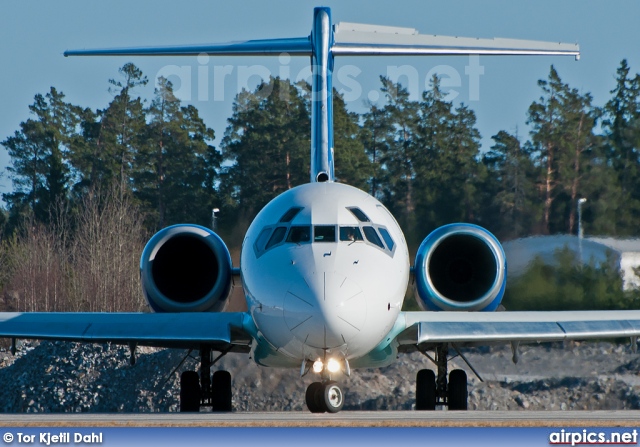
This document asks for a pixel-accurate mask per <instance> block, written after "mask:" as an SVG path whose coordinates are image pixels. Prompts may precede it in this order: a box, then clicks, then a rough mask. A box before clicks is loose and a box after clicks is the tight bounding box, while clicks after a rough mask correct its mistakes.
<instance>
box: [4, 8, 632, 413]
mask: <svg viewBox="0 0 640 447" xmlns="http://www.w3.org/2000/svg"><path fill="white" fill-rule="evenodd" d="M282 53H288V54H289V55H291V56H305V57H310V59H311V66H312V94H311V153H310V155H311V169H310V181H309V183H307V184H303V185H300V186H296V187H294V188H292V189H290V190H288V191H286V192H284V193H282V194H280V195H279V196H278V197H276V198H275V199H273V200H272V201H271V202H269V203H268V204H267V205H266V206H265V207H264V208H263V209H262V210H261V211H260V212H259V213H258V215H257V216H256V217H255V219H254V220H253V222H252V223H251V225H250V227H249V229H248V230H247V232H246V235H245V238H244V241H243V244H242V250H241V256H240V266H239V268H236V267H234V266H233V265H232V262H231V256H230V254H229V250H228V248H227V246H226V245H225V243H224V241H223V240H222V239H221V238H220V237H219V236H218V235H217V234H216V233H215V232H214V231H212V230H210V229H208V228H205V227H201V226H198V225H191V224H181V225H173V226H170V227H168V228H165V229H162V230H161V231H159V232H158V233H157V234H155V235H154V236H153V237H152V238H151V239H150V240H149V242H148V243H147V245H146V247H145V248H144V250H143V253H142V256H141V260H140V274H141V280H142V287H143V292H144V295H145V296H146V299H147V301H148V303H149V306H150V308H151V310H152V311H153V312H152V313H19V312H16V313H2V314H0V337H6V338H11V339H12V349H15V340H16V339H49V340H67V341H77V342H87V343H103V342H113V343H119V344H125V345H129V347H130V349H131V361H132V363H133V362H135V350H136V347H137V346H139V345H146V346H157V347H168V348H184V349H189V350H196V351H199V354H200V359H199V371H185V372H183V373H182V375H181V378H180V411H183V412H194V411H199V410H200V408H201V407H211V409H212V410H213V411H232V380H231V375H230V374H229V373H228V372H227V371H222V370H219V371H215V372H214V373H213V374H212V368H214V366H215V364H216V363H217V361H218V360H219V359H220V358H222V357H223V356H225V355H226V354H228V353H244V354H248V355H249V356H250V358H251V359H252V360H253V361H254V362H256V363H257V364H259V365H263V366H267V367H287V368H299V369H300V376H301V377H304V376H306V375H308V374H313V375H314V376H313V377H314V378H315V379H314V381H313V382H312V383H311V384H310V385H309V386H308V388H307V390H306V395H305V403H306V405H307V407H308V409H309V410H310V411H311V412H313V413H322V412H329V413H336V412H339V411H340V410H341V409H342V407H343V405H344V402H345V395H344V392H343V389H342V387H341V386H340V383H339V382H338V381H337V380H336V379H338V378H339V377H344V376H350V375H351V374H352V373H353V370H354V369H356V368H368V367H381V366H384V365H388V364H390V363H392V362H393V361H394V360H395V359H396V357H397V356H399V355H401V354H404V353H409V352H416V351H417V352H420V353H422V354H424V355H425V356H427V357H428V358H429V359H431V361H432V362H433V363H434V365H435V368H434V369H435V371H434V370H432V369H422V370H420V371H419V372H418V373H417V375H416V385H415V387H416V388H415V389H416V404H415V408H416V410H435V409H436V408H448V409H449V410H466V409H467V407H468V403H467V400H468V389H467V387H468V383H467V374H466V372H465V371H464V370H462V369H453V370H452V371H451V372H449V364H448V362H449V360H450V354H451V355H459V356H460V357H461V358H462V359H463V360H464V361H465V362H466V358H465V357H464V355H463V352H462V351H461V347H465V346H475V345H483V344H485V345H486V344H492V343H511V346H512V348H513V355H514V361H516V360H517V357H518V352H519V345H520V344H522V343H531V342H541V341H558V340H573V339H594V338H598V339H602V338H618V337H626V338H629V339H630V340H631V342H632V346H633V347H634V348H635V346H636V340H637V337H638V335H640V311H607V312H604V311H597V312H593V311H581V312H509V311H501V310H503V308H502V307H501V300H502V298H503V295H504V291H505V285H506V272H507V263H506V258H505V253H504V251H503V249H502V246H501V245H500V242H499V241H498V240H497V239H496V237H494V236H493V235H492V234H491V233H490V232H489V231H487V230H486V229H484V228H481V227H479V226H477V225H472V224H466V223H452V224H449V225H445V226H443V227H440V228H438V229H436V230H434V231H433V232H432V233H431V234H429V235H428V236H427V237H426V238H425V239H424V241H423V242H422V244H421V245H420V247H419V249H418V251H417V254H416V257H415V262H414V264H413V266H412V265H411V264H410V260H409V250H408V248H407V243H406V241H405V238H404V235H403V233H402V230H401V229H400V226H399V225H398V223H397V221H396V220H395V219H394V217H393V216H392V214H391V213H390V212H389V210H388V209H387V208H386V207H385V206H384V205H383V204H382V203H380V201H378V200H377V199H376V198H375V197H373V196H371V195H369V194H367V193H366V192H364V191H361V190H359V189H357V188H354V187H351V186H349V185H346V184H342V183H339V182H337V181H336V177H335V174H334V145H333V141H334V140H333V110H332V91H333V87H332V71H333V67H334V58H335V57H336V56H358V55H360V56H362V55H365V56H380V55H405V56H413V55H426V56H428V55H565V56H567V55H568V56H574V57H576V59H577V58H578V57H579V55H580V51H579V47H578V45H574V44H564V43H550V42H538V41H525V40H512V39H475V38H463V37H447V36H432V35H421V34H419V33H418V32H417V31H416V30H414V29H406V28H393V27H381V26H373V25H362V24H353V23H339V24H336V25H334V24H333V23H332V18H331V11H330V9H329V8H326V7H318V8H315V9H314V13H313V22H312V30H311V34H310V35H309V36H308V37H301V38H285V39H268V40H249V41H242V42H230V43H226V44H203V45H189V46H169V47H155V48H154V47H151V48H150V47H143V48H115V49H96V50H73V51H67V52H65V53H64V54H65V56H114V55H126V56H155V55H165V56H184V55H192V56H197V55H200V54H207V55H223V56H232V55H240V56H247V55H259V56H263V55H280V54H282ZM338 150H339V148H338ZM238 277H239V278H240V280H241V283H242V287H243V291H244V294H245V297H246V302H247V309H248V310H247V311H246V312H225V309H226V308H227V305H228V303H229V295H230V291H231V289H232V287H233V286H234V284H235V283H236V282H237V280H238ZM410 281H412V282H413V283H414V287H415V294H416V298H417V301H418V303H419V305H420V307H421V308H422V311H415V312H405V311H402V310H401V309H402V304H403V301H404V298H405V292H406V290H407V287H408V285H409V283H410ZM214 354H217V355H215V357H214ZM467 363H468V362H467ZM469 366H470V368H471V369H472V370H473V367H472V366H471V365H469ZM474 372H475V371H474Z"/></svg>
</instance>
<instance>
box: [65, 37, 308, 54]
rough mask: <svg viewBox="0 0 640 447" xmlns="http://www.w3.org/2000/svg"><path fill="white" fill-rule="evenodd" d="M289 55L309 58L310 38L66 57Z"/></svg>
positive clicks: (109, 50)
mask: <svg viewBox="0 0 640 447" xmlns="http://www.w3.org/2000/svg"><path fill="white" fill-rule="evenodd" d="M282 53H289V54H291V55H296V56H310V55H311V42H310V41H309V38H308V37H296V38H290V39H261V40H247V41H241V42H227V43H212V44H202V45H175V46H166V47H132V48H102V49H94V50H68V51H65V52H64V55H65V56H198V55H200V54H208V55H211V56H215V55H217V56H272V55H278V54H282Z"/></svg>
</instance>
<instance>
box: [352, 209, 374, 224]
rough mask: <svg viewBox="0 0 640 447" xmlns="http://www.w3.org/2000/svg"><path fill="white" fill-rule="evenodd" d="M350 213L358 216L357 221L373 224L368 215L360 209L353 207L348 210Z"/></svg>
mask: <svg viewBox="0 0 640 447" xmlns="http://www.w3.org/2000/svg"><path fill="white" fill-rule="evenodd" d="M347 209H348V210H349V211H351V213H352V214H353V215H354V216H356V219H358V220H359V221H360V222H371V220H370V219H369V218H368V217H367V215H366V214H365V213H364V212H363V211H362V210H361V209H360V208H358V207H356V206H352V207H350V208H347Z"/></svg>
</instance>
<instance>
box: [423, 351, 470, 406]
mask: <svg viewBox="0 0 640 447" xmlns="http://www.w3.org/2000/svg"><path fill="white" fill-rule="evenodd" d="M454 347H455V346H454ZM423 354H424V355H426V356H427V357H429V359H430V360H431V361H432V362H433V363H435V365H436V369H437V376H436V374H435V373H434V372H433V371H432V370H430V369H421V370H420V371H418V374H417V376H416V410H435V409H436V405H446V406H447V407H448V408H449V410H466V409H467V399H468V392H467V373H466V372H465V371H464V370H462V369H454V370H453V371H451V373H449V380H448V382H447V370H448V356H449V346H448V345H446V344H442V345H438V346H437V347H436V357H435V359H433V358H431V357H430V356H429V355H428V354H427V353H426V352H423Z"/></svg>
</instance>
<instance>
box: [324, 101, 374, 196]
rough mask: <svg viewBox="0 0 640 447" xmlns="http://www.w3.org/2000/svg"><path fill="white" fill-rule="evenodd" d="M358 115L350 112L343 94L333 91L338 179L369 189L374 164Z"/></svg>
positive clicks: (335, 157) (335, 155) (335, 154)
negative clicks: (368, 154)
mask: <svg viewBox="0 0 640 447" xmlns="http://www.w3.org/2000/svg"><path fill="white" fill-rule="evenodd" d="M358 119H359V117H358V115H357V114H356V113H353V112H349V111H348V110H347V108H346V105H345V103H344V99H343V97H342V95H340V94H339V93H338V92H337V90H335V89H334V91H333V132H334V144H333V145H334V159H335V170H336V180H337V181H340V182H342V183H347V184H349V185H351V186H355V187H356V188H360V189H363V190H367V189H368V188H367V183H368V182H369V179H370V178H371V174H372V164H371V161H369V158H368V157H367V154H366V152H365V150H364V146H363V144H362V140H361V139H360V131H361V129H360V126H359V125H358Z"/></svg>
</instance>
